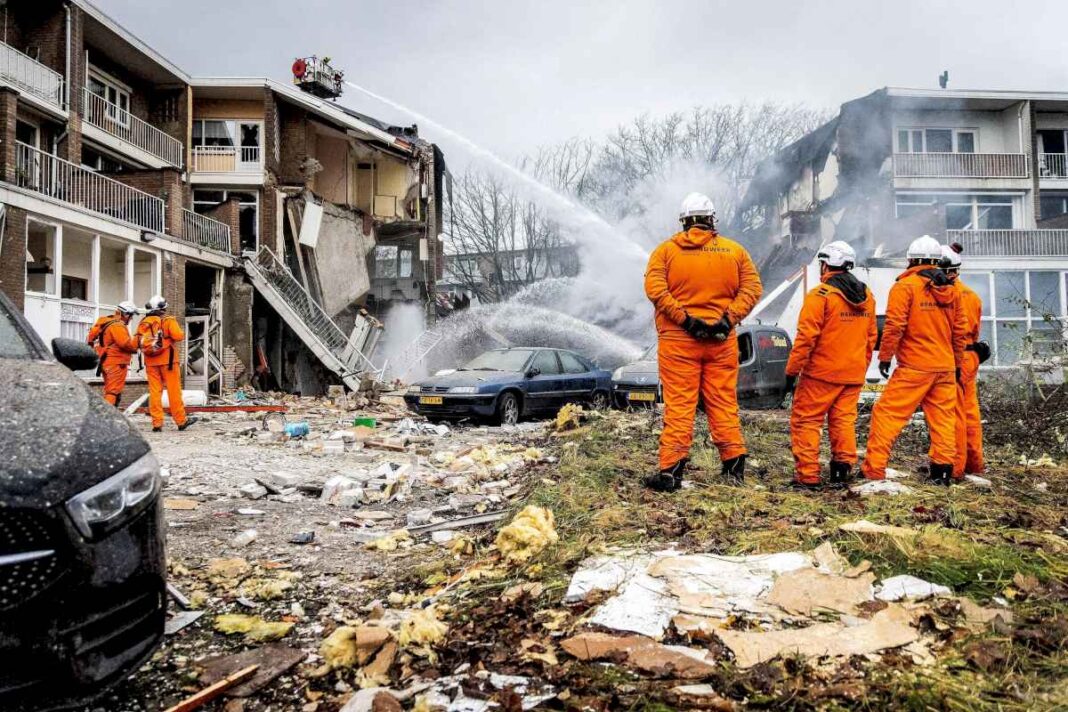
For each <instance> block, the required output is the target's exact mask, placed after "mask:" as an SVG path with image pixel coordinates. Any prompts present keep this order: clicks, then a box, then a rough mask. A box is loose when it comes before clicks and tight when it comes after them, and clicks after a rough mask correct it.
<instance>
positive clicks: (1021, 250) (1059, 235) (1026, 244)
mask: <svg viewBox="0 0 1068 712" xmlns="http://www.w3.org/2000/svg"><path fill="white" fill-rule="evenodd" d="M946 239H947V241H949V242H959V243H961V244H962V245H964V254H965V255H971V256H979V257H1068V230H946Z"/></svg>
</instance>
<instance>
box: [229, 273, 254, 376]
mask: <svg viewBox="0 0 1068 712" xmlns="http://www.w3.org/2000/svg"><path fill="white" fill-rule="evenodd" d="M254 298H255V288H254V287H253V286H252V285H251V284H249V283H248V282H246V281H245V280H244V279H243V278H242V276H241V274H240V273H238V272H230V271H227V272H226V274H225V275H223V310H222V325H223V344H224V345H226V346H228V347H230V348H232V349H233V350H234V352H235V354H236V356H237V360H238V361H240V362H241V363H242V364H243V365H244V367H245V370H244V376H243V377H242V378H243V379H248V378H249V377H250V376H251V374H252V372H253V371H254V369H255V364H256V362H255V360H254V358H253V341H252V340H253V334H252V331H253V329H252V325H253V322H252V303H253V300H254ZM241 382H242V383H243V382H244V380H242V381H241Z"/></svg>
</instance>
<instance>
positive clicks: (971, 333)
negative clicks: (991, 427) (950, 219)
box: [953, 277, 985, 478]
mask: <svg viewBox="0 0 1068 712" xmlns="http://www.w3.org/2000/svg"><path fill="white" fill-rule="evenodd" d="M955 284H956V285H957V289H958V290H960V300H961V306H962V307H963V309H964V318H965V320H966V321H967V326H968V328H967V336H966V338H967V344H968V345H971V344H974V343H975V342H976V341H978V340H979V329H980V326H981V323H982V318H983V302H982V300H981V299H980V298H979V295H978V294H976V293H975V292H974V291H973V290H972V289H971V288H970V287H969V286H968V285H966V284H964V282H961V281H960V278H959V277H958V278H957V280H956V282H955ZM960 375H961V378H960V383H958V384H957V459H956V460H955V461H954V463H953V476H954V477H957V478H960V477H963V476H964V473H966V472H970V473H975V474H979V473H982V472H983V470H984V469H985V463H984V462H983V424H982V419H981V416H980V414H979V386H978V382H977V381H978V376H979V356H978V354H976V353H975V352H974V351H965V352H964V361H963V362H961V366H960Z"/></svg>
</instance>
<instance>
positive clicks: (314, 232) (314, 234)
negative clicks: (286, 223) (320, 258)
mask: <svg viewBox="0 0 1068 712" xmlns="http://www.w3.org/2000/svg"><path fill="white" fill-rule="evenodd" d="M322 224H323V204H322V203H317V202H316V201H314V200H306V201H305V202H304V218H303V219H302V220H301V221H300V238H299V242H300V244H302V245H304V246H305V247H310V248H312V249H313V250H314V249H315V246H316V245H318V244H319V228H320V226H322Z"/></svg>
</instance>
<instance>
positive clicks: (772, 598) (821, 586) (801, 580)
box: [766, 569, 875, 616]
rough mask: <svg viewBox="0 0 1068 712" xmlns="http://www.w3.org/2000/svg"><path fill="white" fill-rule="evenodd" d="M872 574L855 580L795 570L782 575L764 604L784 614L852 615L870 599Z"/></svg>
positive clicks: (812, 571)
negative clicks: (770, 605) (832, 612)
mask: <svg viewBox="0 0 1068 712" xmlns="http://www.w3.org/2000/svg"><path fill="white" fill-rule="evenodd" d="M874 581H875V574H873V573H866V574H863V575H862V576H858V577H856V578H846V577H845V576H836V575H834V574H824V573H820V572H819V571H818V570H816V569H798V570H796V571H789V572H787V573H784V574H782V575H781V576H779V577H778V578H777V579H775V584H774V585H773V586H772V588H771V591H770V592H769V593H768V596H767V599H766V600H767V602H768V603H773V604H775V605H776V606H778V607H779V608H781V609H783V610H784V611H786V612H787V613H794V614H798V615H803V616H812V615H813V614H815V613H817V612H819V611H838V612H839V613H847V614H850V615H852V614H855V613H856V612H857V606H859V605H860V604H861V603H864V602H866V601H870V600H872V583H873V582H874Z"/></svg>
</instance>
